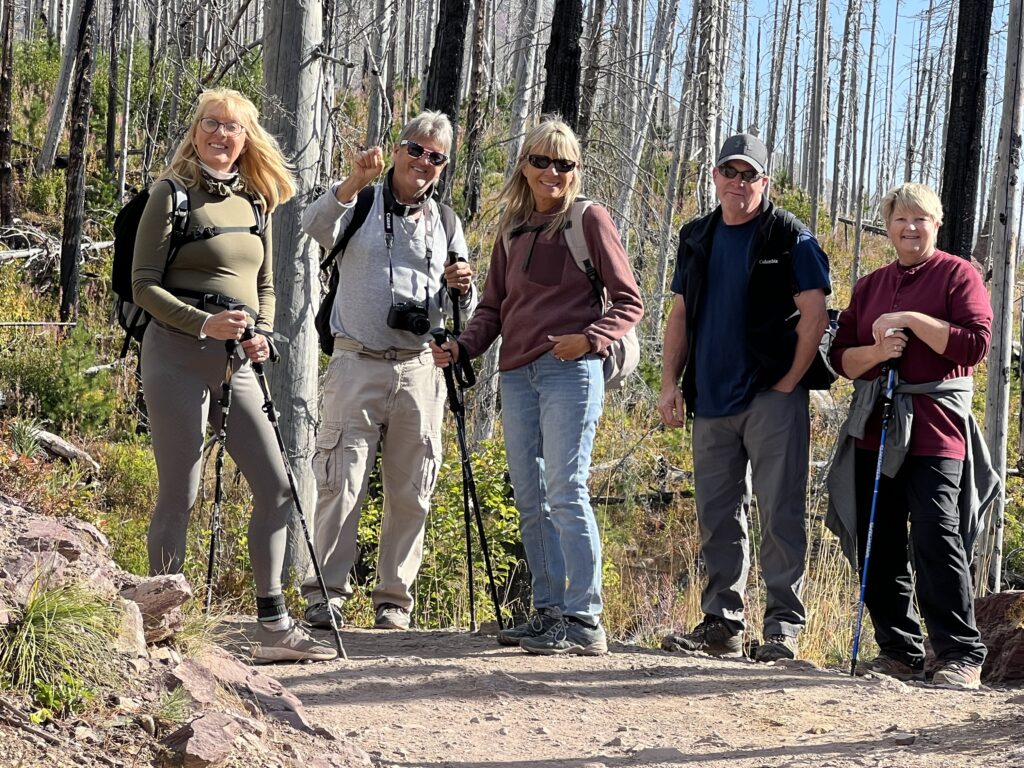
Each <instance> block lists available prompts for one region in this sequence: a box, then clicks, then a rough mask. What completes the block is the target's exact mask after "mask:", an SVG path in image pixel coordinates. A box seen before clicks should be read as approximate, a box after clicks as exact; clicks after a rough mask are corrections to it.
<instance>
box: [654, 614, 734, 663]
mask: <svg viewBox="0 0 1024 768" xmlns="http://www.w3.org/2000/svg"><path fill="white" fill-rule="evenodd" d="M661 647H662V649H664V650H666V651H702V652H703V653H706V654H708V655H710V656H721V657H722V658H727V659H728V658H739V657H741V656H742V655H743V632H742V631H739V632H737V631H736V630H734V629H732V628H731V627H730V626H729V625H728V624H726V623H725V620H724V619H721V618H719V617H718V616H705V617H704V620H703V621H702V622H701V623H700V624H698V625H697V626H696V627H694V628H693V631H692V632H687V633H686V634H684V635H673V634H669V635H665V637H663V638H662V639H661Z"/></svg>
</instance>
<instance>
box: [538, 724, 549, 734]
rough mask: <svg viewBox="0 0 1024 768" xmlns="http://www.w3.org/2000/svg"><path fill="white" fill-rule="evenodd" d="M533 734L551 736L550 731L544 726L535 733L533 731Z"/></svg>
mask: <svg viewBox="0 0 1024 768" xmlns="http://www.w3.org/2000/svg"><path fill="white" fill-rule="evenodd" d="M534 733H536V734H537V735H539V736H550V735H551V729H550V728H548V727H547V726H546V725H542V726H541V727H540V728H538V729H537V730H536V731H534Z"/></svg>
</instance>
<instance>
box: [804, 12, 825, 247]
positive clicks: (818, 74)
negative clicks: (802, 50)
mask: <svg viewBox="0 0 1024 768" xmlns="http://www.w3.org/2000/svg"><path fill="white" fill-rule="evenodd" d="M827 20H828V3H827V2H826V0H818V17H817V32H816V33H815V36H814V89H813V99H812V101H811V121H812V122H811V147H810V152H809V154H808V156H806V157H805V164H806V165H807V167H808V169H809V171H810V181H811V183H810V185H809V186H810V197H811V221H810V226H811V231H812V232H817V231H818V208H819V207H820V206H819V203H820V200H819V197H820V195H821V170H820V169H821V156H822V150H823V149H824V141H823V136H822V133H823V131H824V127H823V126H822V113H823V112H824V108H823V107H824V103H825V101H824V95H825V77H826V72H825V59H826V58H827V57H828V33H827Z"/></svg>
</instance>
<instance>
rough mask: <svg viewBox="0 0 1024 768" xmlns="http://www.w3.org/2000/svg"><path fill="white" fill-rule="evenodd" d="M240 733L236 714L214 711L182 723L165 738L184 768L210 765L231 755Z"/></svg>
mask: <svg viewBox="0 0 1024 768" xmlns="http://www.w3.org/2000/svg"><path fill="white" fill-rule="evenodd" d="M239 734H240V727H239V725H238V723H236V722H235V719H234V718H233V717H231V716H230V715H225V714H223V713H221V712H211V713H209V714H206V715H203V716H201V717H198V718H196V719H195V720H193V721H192V722H191V723H189V724H188V725H185V726H182V727H181V728H179V729H178V730H176V731H175V732H174V733H172V734H170V735H169V736H167V737H166V738H165V739H163V744H164V746H166V747H167V748H168V749H169V750H171V751H172V752H174V753H176V754H177V755H178V756H179V758H180V761H181V765H182V766H183V768H206V766H216V765H220V764H221V763H223V762H224V761H225V760H227V759H228V757H230V755H231V751H232V750H233V749H234V745H235V741H236V740H237V739H238V736H239Z"/></svg>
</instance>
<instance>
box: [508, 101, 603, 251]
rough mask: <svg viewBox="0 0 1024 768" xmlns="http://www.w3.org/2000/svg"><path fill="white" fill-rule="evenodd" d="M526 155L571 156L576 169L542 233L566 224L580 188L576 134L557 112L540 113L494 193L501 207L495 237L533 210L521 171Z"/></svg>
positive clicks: (581, 185)
mask: <svg viewBox="0 0 1024 768" xmlns="http://www.w3.org/2000/svg"><path fill="white" fill-rule="evenodd" d="M529 155H548V156H549V157H557V158H562V159H564V160H573V161H574V162H575V163H576V169H575V171H573V172H572V178H571V179H570V180H569V184H568V185H567V186H566V188H565V195H564V196H563V197H562V201H561V205H560V206H559V209H558V211H557V212H556V213H555V217H554V218H553V219H552V220H551V223H550V224H548V225H547V226H546V227H545V228H544V234H545V235H547V236H548V237H549V238H550V237H553V236H554V235H555V234H557V233H558V232H560V231H561V230H563V229H565V227H566V225H568V223H569V212H570V210H571V209H572V204H573V203H574V202H575V200H576V198H577V197H578V196H579V194H580V191H581V190H582V188H583V175H582V168H581V167H580V166H581V158H580V142H579V140H578V139H577V138H576V134H575V133H573V131H572V128H570V127H569V126H568V125H566V124H565V123H564V122H563V121H562V119H561V118H559V117H557V116H544V117H542V118H541V122H540V123H538V124H537V125H536V126H535V127H534V128H533V129H532V130H531V131H530V132H529V133H527V134H526V138H525V139H523V149H522V152H520V153H519V161H518V162H517V163H516V166H515V168H513V169H512V173H511V174H510V175H509V177H508V179H506V180H505V185H504V186H503V187H502V188H501V192H500V193H499V194H498V206H499V207H500V208H501V209H502V214H501V218H500V219H499V220H498V236H499V237H501V236H503V235H504V234H505V233H506V232H511V231H512V230H513V229H515V228H516V227H518V226H520V225H522V224H525V223H526V221H527V220H528V219H529V218H530V214H532V213H533V212H534V210H535V201H534V199H533V192H532V191H531V190H530V184H529V182H528V181H527V180H526V175H525V174H524V173H523V169H524V168H525V167H526V163H527V162H528V161H527V157H528V156H529Z"/></svg>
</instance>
